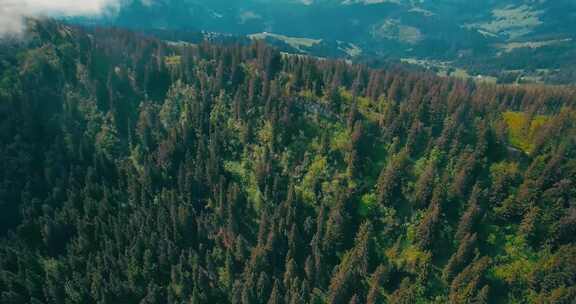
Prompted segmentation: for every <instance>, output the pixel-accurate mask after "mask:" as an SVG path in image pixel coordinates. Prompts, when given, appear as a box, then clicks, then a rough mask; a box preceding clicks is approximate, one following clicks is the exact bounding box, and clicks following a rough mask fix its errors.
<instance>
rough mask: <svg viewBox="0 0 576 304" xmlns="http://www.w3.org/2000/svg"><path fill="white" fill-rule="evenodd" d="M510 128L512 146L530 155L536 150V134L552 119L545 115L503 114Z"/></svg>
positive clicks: (509, 137) (509, 135) (509, 112)
mask: <svg viewBox="0 0 576 304" xmlns="http://www.w3.org/2000/svg"><path fill="white" fill-rule="evenodd" d="M502 116H503V118H504V121H505V122H506V125H507V126H508V140H509V142H510V145H512V146H513V147H514V148H517V149H519V150H521V151H522V152H524V153H526V154H530V153H531V152H532V150H533V149H534V138H535V135H536V132H537V131H538V130H539V129H540V128H541V127H542V126H543V125H544V124H546V123H547V122H548V121H549V120H550V118H549V117H548V116H545V115H536V116H534V117H529V116H528V115H527V114H526V113H524V112H512V111H508V112H504V114H502Z"/></svg>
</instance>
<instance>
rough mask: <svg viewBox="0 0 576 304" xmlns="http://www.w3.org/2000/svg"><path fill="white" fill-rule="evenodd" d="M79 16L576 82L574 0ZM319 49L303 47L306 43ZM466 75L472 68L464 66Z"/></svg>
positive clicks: (184, 1) (447, 0)
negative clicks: (298, 42)
mask: <svg viewBox="0 0 576 304" xmlns="http://www.w3.org/2000/svg"><path fill="white" fill-rule="evenodd" d="M127 3H128V4H126V5H125V6H123V7H122V8H121V9H120V10H119V12H118V13H117V14H113V15H111V16H109V17H106V18H97V19H96V20H76V21H77V22H82V23H89V24H107V25H117V26H121V27H130V28H136V29H140V30H150V29H164V30H188V31H205V32H213V33H226V34H233V35H236V36H246V35H256V36H257V37H262V36H263V35H264V36H265V37H266V38H267V39H266V40H267V41H268V42H271V43H274V44H275V45H276V46H278V47H281V48H282V50H284V51H287V52H292V53H299V54H309V55H313V56H319V57H332V58H334V57H337V58H344V59H352V60H355V61H357V62H372V61H374V60H379V61H382V60H386V61H392V62H399V61H404V62H408V61H411V62H418V64H419V65H420V66H421V67H424V68H426V69H430V70H432V71H435V72H438V73H439V74H450V75H453V76H462V75H466V77H467V78H474V77H475V76H478V75H481V76H483V77H486V76H488V77H496V78H498V80H499V81H500V82H503V83H512V82H518V83H521V82H523V83H529V82H547V83H561V84H566V83H575V82H576V77H575V76H574V75H576V74H575V71H574V68H573V67H574V66H576V61H575V60H576V59H575V58H576V30H575V28H576V27H575V25H574V24H575V20H576V3H575V2H574V1H572V0H553V1H552V0H550V1H533V0H505V1H502V0H498V1H480V0H474V1H460V0H434V1H413V0H411V1H408V0H392V1H390V0H386V1H380V0H370V1H351V0H345V1H341V0H320V1H312V0H307V1H288V0H286V1H266V0H247V1H233V0H218V1H201V0H196V1H193V0H162V1H160V0H155V1H144V2H143V1H128V2H127ZM303 39H305V40H313V41H315V43H314V44H313V45H308V46H306V47H293V45H291V42H294V41H296V40H303ZM458 70H461V71H465V74H464V73H462V72H460V73H459V72H458Z"/></svg>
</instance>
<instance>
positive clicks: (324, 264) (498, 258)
mask: <svg viewBox="0 0 576 304" xmlns="http://www.w3.org/2000/svg"><path fill="white" fill-rule="evenodd" d="M38 26H40V28H39V29H36V31H38V33H39V34H38V36H35V37H36V38H34V39H35V40H33V41H32V42H30V43H29V44H22V45H17V46H14V47H13V48H14V54H9V55H2V54H4V53H2V52H0V302H1V303H35V304H36V303H126V304H131V303H142V304H143V303H241V304H248V303H269V304H275V303H344V304H348V303H369V304H376V303H454V304H456V303H475V304H476V303H478V304H479V303H570V301H571V300H572V299H573V298H574V295H575V294H576V290H575V288H574V282H575V281H576V279H575V278H576V270H575V269H574V260H575V258H576V253H575V250H574V248H575V245H574V242H575V241H576V239H575V238H574V236H573V235H574V231H576V224H575V223H576V220H575V218H576V216H575V211H574V209H575V207H574V206H575V204H576V202H575V201H574V197H575V192H574V190H573V189H575V188H576V187H575V184H574V180H575V177H576V163H575V162H574V158H575V157H576V154H575V151H576V150H575V147H576V143H575V142H574V138H575V137H574V136H573V135H574V134H576V124H574V117H575V116H574V100H576V98H575V96H576V91H575V90H574V89H573V88H566V87H522V86H514V87H507V86H487V85H471V84H470V83H467V82H461V81H458V80H454V79H445V78H436V77H432V76H429V75H425V74H413V73H408V72H404V71H399V70H397V69H393V70H390V71H387V70H371V69H368V68H366V67H363V66H357V65H349V64H346V63H343V62H338V61H331V60H316V59H313V58H306V57H301V56H300V57H292V56H282V55H281V54H279V53H278V52H277V51H275V50H273V49H271V48H269V47H267V46H266V45H264V44H262V43H255V44H254V45H229V46H219V45H212V44H210V43H203V44H198V45H193V46H188V45H172V44H165V43H164V42H162V41H158V40H154V39H151V38H145V37H141V36H136V35H133V34H131V33H129V32H124V31H120V30H105V29H84V30H82V29H74V28H70V27H67V26H63V25H60V24H58V23H54V22H51V21H42V22H39V23H38ZM85 31H89V33H87V32H85ZM0 47H1V46H0ZM0 51H2V49H0ZM17 54H20V55H17ZM168 54H170V55H169V56H167V55H168ZM169 58H173V59H174V60H172V59H170V60H168V59H169ZM176 58H178V60H176ZM166 60H168V61H169V62H166ZM172 61H174V62H173V63H174V64H172ZM176 61H178V62H176ZM176 64H177V66H178V68H175V66H174V65H176ZM519 96H523V97H522V102H521V103H517V100H518V98H519ZM558 109H561V110H558ZM501 111H504V113H502V112H501ZM513 111H515V112H513ZM528 113H541V114H540V115H536V116H533V117H532V118H531V116H530V115H529V114H528ZM552 135H553V136H552ZM509 146H512V147H515V148H516V149H520V150H522V151H523V152H525V153H522V154H520V153H518V152H517V151H514V149H507V148H508V147H509Z"/></svg>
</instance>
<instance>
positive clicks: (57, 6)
mask: <svg viewBox="0 0 576 304" xmlns="http://www.w3.org/2000/svg"><path fill="white" fill-rule="evenodd" d="M119 2H120V0H0V36H6V35H18V34H20V33H22V31H23V30H24V25H23V24H24V23H23V19H24V17H42V16H49V15H60V16H79V15H97V14H101V13H102V12H103V11H104V9H105V8H111V7H114V6H115V5H117V4H118V3H119Z"/></svg>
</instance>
